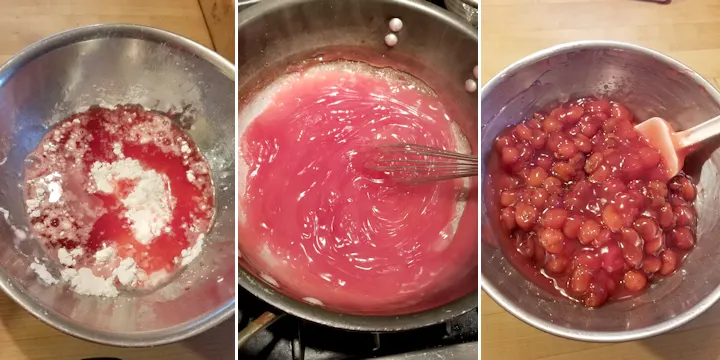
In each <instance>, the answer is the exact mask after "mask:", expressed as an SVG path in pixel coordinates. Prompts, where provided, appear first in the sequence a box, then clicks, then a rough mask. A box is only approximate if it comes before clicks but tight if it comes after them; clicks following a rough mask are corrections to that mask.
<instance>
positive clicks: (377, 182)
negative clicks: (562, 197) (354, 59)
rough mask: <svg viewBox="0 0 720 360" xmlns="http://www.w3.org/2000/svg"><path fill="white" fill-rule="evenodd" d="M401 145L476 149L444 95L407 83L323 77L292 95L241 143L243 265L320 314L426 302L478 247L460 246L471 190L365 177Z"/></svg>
mask: <svg viewBox="0 0 720 360" xmlns="http://www.w3.org/2000/svg"><path fill="white" fill-rule="evenodd" d="M398 142H406V143H417V144H421V145H428V146H435V147H440V148H445V149H450V150H458V148H459V147H461V148H463V147H465V148H466V147H467V144H466V143H465V142H466V140H465V139H464V137H463V136H462V135H459V132H458V131H456V130H453V123H452V121H451V120H450V119H449V117H448V116H447V115H446V111H445V107H444V106H443V104H442V103H441V102H440V101H439V100H438V99H437V97H436V96H435V95H434V94H431V93H429V92H427V91H422V90H420V89H418V88H416V87H414V86H411V85H407V84H403V83H401V82H400V81H399V80H394V79H392V78H389V77H383V76H375V75H371V74H364V73H360V72H358V73H351V72H348V71H344V70H339V69H334V70H333V69H322V70H317V71H314V70H307V71H305V72H303V73H302V74H301V75H299V77H298V78H295V79H294V80H293V81H291V82H288V83H287V84H285V85H283V86H282V87H280V88H279V90H278V91H277V92H276V93H275V94H274V95H273V96H272V99H271V101H270V104H269V105H267V106H266V107H265V109H264V110H263V111H262V112H261V113H260V114H259V115H258V116H256V117H255V118H254V120H253V121H252V122H251V123H250V125H249V126H248V128H247V129H246V130H245V131H244V133H243V134H242V138H241V141H240V146H241V157H242V158H243V159H244V161H245V163H246V164H247V167H248V170H247V175H246V179H245V181H246V186H245V193H244V194H243V195H242V196H241V200H240V206H241V210H240V211H241V216H240V218H241V222H240V224H239V227H240V240H239V247H240V252H241V254H242V256H243V257H244V258H245V259H246V260H247V261H249V262H250V264H251V265H252V266H253V267H254V268H256V269H257V270H258V272H259V273H260V275H261V276H262V277H263V278H264V279H265V280H266V281H268V282H269V283H271V284H273V285H275V284H277V285H278V286H279V287H280V288H281V289H283V290H285V291H286V292H289V293H291V294H292V295H294V296H296V297H299V298H303V299H304V300H305V301H307V302H309V303H313V304H319V303H322V305H325V306H327V307H330V308H334V309H339V310H344V311H349V312H357V313H360V312H361V313H370V312H383V311H391V310H392V309H396V308H398V307H403V306H407V305H408V304H414V303H418V302H420V301H422V300H423V296H425V295H426V294H429V293H431V292H432V289H434V288H436V287H437V285H438V284H439V283H440V282H446V281H448V274H449V273H453V272H455V271H456V270H457V269H455V268H457V267H459V266H464V265H462V264H464V262H463V261H454V260H456V259H465V258H467V257H468V253H469V252H470V253H472V254H475V251H476V247H475V246H476V244H475V239H472V241H471V242H467V243H466V244H465V245H460V242H461V240H458V241H455V239H454V232H455V227H456V226H457V219H458V218H459V216H460V215H461V213H462V211H463V206H464V201H463V199H461V198H462V195H461V194H462V191H463V189H462V188H463V183H462V181H446V182H440V183H433V184H428V185H422V186H414V187H411V186H400V185H393V184H389V183H387V182H385V181H383V180H382V179H379V178H378V177H377V176H376V175H377V174H373V173H371V172H369V171H368V170H367V169H366V168H365V166H364V165H365V161H366V159H367V156H368V155H367V154H368V153H369V149H372V148H373V147H375V146H377V145H382V144H387V143H398ZM241 176H243V175H242V174H241ZM462 241H465V240H462ZM453 243H455V244H453Z"/></svg>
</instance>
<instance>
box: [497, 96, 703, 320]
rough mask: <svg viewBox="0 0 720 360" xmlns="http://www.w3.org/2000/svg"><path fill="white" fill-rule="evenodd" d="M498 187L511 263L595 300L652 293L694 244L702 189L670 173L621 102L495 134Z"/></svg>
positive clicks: (582, 102) (589, 105)
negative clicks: (696, 205) (697, 202)
mask: <svg viewBox="0 0 720 360" xmlns="http://www.w3.org/2000/svg"><path fill="white" fill-rule="evenodd" d="M495 150H496V152H495V154H496V155H495V156H496V157H494V158H493V159H492V160H491V164H494V165H491V166H490V169H491V170H490V172H489V173H490V184H491V185H490V187H491V192H492V194H493V196H494V197H495V199H494V200H495V202H496V203H497V204H498V207H499V209H498V212H499V218H500V223H501V225H502V227H503V230H504V231H505V233H506V236H507V237H506V238H505V239H503V241H502V242H501V246H502V247H503V249H504V252H505V254H506V255H507V256H509V257H510V260H511V262H513V264H514V265H516V267H517V268H519V269H520V270H521V271H522V272H523V273H525V274H526V275H527V276H529V277H530V278H531V279H533V280H534V281H535V282H536V283H538V284H539V285H541V286H542V287H544V288H546V289H551V290H554V291H557V292H559V293H560V294H562V295H563V296H566V297H567V298H569V299H572V300H577V301H580V302H582V303H583V304H584V305H586V306H589V307H596V306H600V305H602V304H604V303H605V302H606V301H608V300H609V299H622V298H625V297H629V296H634V295H637V294H640V293H642V292H644V291H646V290H647V289H648V288H649V286H650V285H651V284H652V282H653V281H656V280H659V279H661V278H662V277H664V276H668V275H671V274H672V273H673V272H675V271H676V270H677V268H678V267H679V266H680V264H681V262H682V259H683V257H684V255H685V254H687V252H688V251H690V250H691V249H692V248H693V247H694V245H695V236H696V235H695V231H696V225H697V218H696V217H697V215H696V211H695V208H694V206H693V202H694V200H695V197H696V189H695V186H694V185H693V184H692V182H691V181H690V179H689V178H688V177H687V176H685V175H684V174H682V173H681V174H680V175H678V176H675V177H674V178H672V179H671V180H670V181H669V182H667V181H666V180H665V179H667V176H666V173H665V169H664V166H663V164H662V162H661V159H660V155H659V153H658V152H657V151H656V150H655V149H653V148H652V147H651V146H650V145H649V143H648V142H647V141H646V140H645V139H644V138H642V137H641V136H640V135H639V133H638V132H637V131H636V130H635V129H634V124H633V116H632V114H631V113H630V111H628V110H627V109H626V108H625V107H624V106H622V105H621V104H619V103H611V102H608V101H606V100H602V99H595V98H584V99H579V100H577V101H574V102H571V103H567V104H563V105H561V106H560V107H558V108H556V109H554V110H552V111H551V112H550V113H549V114H534V115H533V117H532V118H531V119H527V120H525V121H524V122H522V123H520V124H518V125H516V126H513V127H510V128H508V129H507V131H506V132H504V133H502V134H501V135H500V136H498V138H497V139H496V141H495Z"/></svg>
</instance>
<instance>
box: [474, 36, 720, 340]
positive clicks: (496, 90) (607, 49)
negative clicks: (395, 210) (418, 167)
mask: <svg viewBox="0 0 720 360" xmlns="http://www.w3.org/2000/svg"><path fill="white" fill-rule="evenodd" d="M587 95H606V96H609V97H611V98H613V99H617V100H619V101H621V102H623V103H624V104H626V105H627V106H628V108H630V109H631V110H632V111H633V112H634V113H635V115H636V118H637V119H639V120H645V119H648V118H650V117H653V116H660V117H663V118H664V119H667V120H668V121H670V122H671V123H672V124H673V126H674V127H675V129H686V128H688V127H690V126H693V125H695V124H698V123H700V122H703V121H705V120H707V119H710V118H711V117H713V116H716V115H718V113H720V93H718V91H717V90H715V88H713V87H712V85H710V83H708V82H707V81H706V80H705V79H703V78H702V77H701V76H700V75H698V74H697V73H695V72H694V71H692V70H691V69H689V68H688V67H687V66H685V65H683V64H681V63H679V62H677V61H675V60H673V59H671V58H669V57H667V56H665V55H663V54H660V53H658V52H655V51H652V50H648V49H645V48H642V47H639V46H635V45H630V44H624V43H616V42H608V41H585V42H579V43H571V44H565V45H560V46H557V47H553V48H550V49H547V50H543V51H541V52H539V53H536V54H533V55H531V56H529V57H527V58H525V59H522V60H520V61H518V62H517V63H515V64H513V65H511V66H510V67H508V68H507V69H505V70H503V71H502V72H501V73H500V74H498V75H497V76H495V77H494V78H493V79H492V80H490V82H488V83H487V85H486V86H485V87H484V88H483V89H482V95H481V101H482V104H481V106H482V116H481V139H482V140H481V144H482V146H481V153H482V158H483V159H487V157H488V156H489V154H490V153H491V151H492V148H493V140H494V139H495V137H496V136H497V135H498V133H499V132H500V131H501V130H502V129H503V128H505V127H507V126H508V125H511V124H514V123H517V122H520V121H521V120H522V119H523V117H525V116H526V115H529V114H531V113H532V112H534V111H537V110H542V109H548V106H551V105H553V103H554V102H555V103H557V101H558V100H564V99H568V98H573V97H582V96H587ZM718 146H719V143H718V142H715V143H711V144H706V146H704V147H703V148H702V149H700V150H698V151H697V153H696V154H695V155H694V156H692V157H691V158H689V159H688V162H687V163H686V167H685V170H686V171H688V172H689V173H690V174H691V175H692V176H694V177H695V180H697V181H699V184H698V200H697V203H696V206H697V210H698V214H699V224H698V240H697V246H696V247H695V249H694V250H693V251H692V252H691V253H690V255H689V256H688V258H687V259H686V260H685V263H684V264H683V266H682V267H681V269H680V270H679V271H678V272H677V273H676V274H674V275H672V276H671V277H669V278H667V279H665V280H663V281H661V282H659V283H658V284H656V285H655V286H653V287H652V288H651V289H649V291H648V292H647V293H646V294H644V295H642V296H639V297H636V298H634V299H631V300H625V301H618V302H614V303H609V304H607V305H604V306H602V307H600V308H598V309H587V308H584V307H582V306H576V305H573V304H571V303H570V302H569V301H567V300H565V299H558V298H556V297H555V296H553V295H551V294H549V293H547V292H545V291H543V290H541V289H539V288H538V287H536V286H534V285H533V284H532V283H530V282H529V281H528V280H526V279H525V278H524V277H523V276H522V275H521V274H520V273H518V272H517V271H516V270H515V269H514V268H513V267H512V266H511V265H510V264H509V263H508V261H507V260H506V259H505V258H504V257H503V255H502V254H501V252H500V250H499V249H498V247H497V246H496V245H497V242H498V241H499V238H500V237H501V236H502V235H501V233H500V227H499V224H498V218H497V217H494V216H492V214H493V213H494V212H493V211H492V209H493V208H494V207H495V206H496V204H495V203H494V202H493V200H494V199H492V198H490V196H488V190H487V188H485V187H484V188H483V199H484V201H483V205H482V210H481V213H482V215H481V216H482V219H481V222H482V233H481V234H482V245H481V246H482V249H481V273H482V275H481V276H482V277H481V284H482V288H483V289H484V290H485V291H486V292H487V294H488V295H490V297H492V298H493V299H495V301H497V302H498V303H499V304H500V305H501V306H502V307H504V308H505V309H506V310H508V311H509V312H510V313H512V314H513V315H515V316H517V317H518V318H520V319H521V320H523V321H525V322H527V323H528V324H530V325H533V326H535V327H537V328H539V329H542V330H545V331H547V332H549V333H552V334H555V335H560V336H564V337H568V338H573V339H580V340H588V341H606V342H609V341H624V340H634V339H640V338H645V337H649V336H653V335H657V334H660V333H663V332H666V331H669V330H671V329H673V328H676V327H678V326H680V325H682V324H685V323H686V322H688V321H690V320H691V319H693V318H695V317H697V316H698V315H700V314H701V313H702V312H703V311H705V310H707V309H708V308H709V307H710V306H712V305H713V304H714V303H715V302H716V301H717V300H718V299H719V298H720V271H717V265H716V264H717V259H718V257H719V256H720V240H719V239H718V237H717V234H718V232H720V221H718V220H720V217H719V216H718V215H719V214H718V195H719V193H720V189H719V188H718V167H719V166H720V150H717V148H718ZM486 170H487V169H486V168H485V162H483V166H482V167H481V171H482V174H483V179H486Z"/></svg>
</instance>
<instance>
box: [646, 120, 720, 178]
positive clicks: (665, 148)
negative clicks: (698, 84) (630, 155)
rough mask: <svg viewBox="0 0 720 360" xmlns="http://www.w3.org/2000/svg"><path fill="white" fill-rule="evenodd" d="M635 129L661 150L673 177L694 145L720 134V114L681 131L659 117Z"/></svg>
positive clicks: (668, 170) (661, 154) (669, 173)
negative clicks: (677, 130) (676, 130)
mask: <svg viewBox="0 0 720 360" xmlns="http://www.w3.org/2000/svg"><path fill="white" fill-rule="evenodd" d="M635 129H636V130H637V131H638V132H640V134H642V136H643V137H645V138H646V139H647V140H648V141H649V142H650V145H652V146H653V147H654V148H655V149H657V150H658V151H659V152H660V156H661V158H662V160H663V161H664V163H665V167H666V169H667V172H668V176H669V177H673V176H675V175H677V174H678V173H679V172H680V169H682V167H683V164H684V163H685V157H686V156H687V155H688V154H689V153H690V152H692V151H693V150H694V149H695V146H694V145H697V144H699V143H701V142H703V141H705V140H707V139H709V138H711V137H713V136H715V135H718V134H720V115H719V116H716V117H714V118H712V119H710V120H708V121H706V122H704V123H702V124H700V125H697V126H695V127H692V128H690V129H687V130H684V131H680V132H675V130H673V128H672V126H670V124H669V123H668V122H667V121H665V120H663V119H661V118H659V117H654V118H651V119H648V120H645V121H643V122H642V123H640V124H638V125H636V126H635Z"/></svg>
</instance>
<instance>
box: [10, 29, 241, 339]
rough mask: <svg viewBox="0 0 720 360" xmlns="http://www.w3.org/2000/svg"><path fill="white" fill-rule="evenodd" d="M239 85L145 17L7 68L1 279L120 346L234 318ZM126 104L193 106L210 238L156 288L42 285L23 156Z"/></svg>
mask: <svg viewBox="0 0 720 360" xmlns="http://www.w3.org/2000/svg"><path fill="white" fill-rule="evenodd" d="M234 90H235V89H234V69H233V66H232V64H231V63H229V62H228V61H227V60H225V59H223V58H222V57H221V56H219V55H218V54H216V53H214V52H213V51H211V50H209V49H207V48H205V47H203V46H202V45H200V44H197V43H195V42H193V41H190V40H188V39H185V38H183V37H181V36H179V35H176V34H172V33H169V32H166V31H162V30H158V29H153V28H148V27H143V26H137V25H122V24H108V25H93V26H87V27H82V28H77V29H72V30H69V31H66V32H63V33H60V34H57V35H54V36H51V37H49V38H46V39H43V40H41V41H39V42H37V43H35V44H33V45H31V46H29V47H28V48H26V49H24V50H22V51H21V52H20V53H19V54H17V55H16V56H15V57H13V58H12V59H10V60H9V61H8V62H7V63H5V64H4V65H3V66H2V67H0V174H1V175H0V212H2V213H3V215H4V216H3V218H2V219H0V239H2V241H0V288H1V289H2V290H3V291H4V292H5V293H6V294H7V295H8V296H9V297H10V298H12V299H13V300H15V301H16V302H17V303H18V304H20V305H21V306H22V307H23V308H25V309H26V310H27V311H29V312H30V313H32V314H33V315H34V316H36V317H38V318H39V319H41V320H42V321H44V322H46V323H48V324H50V325H52V326H53V327H55V328H57V329H60V330H62V331H64V332H66V333H69V334H71V335H74V336H78V337H80V338H83V339H87V340H92V341H96V342H100V343H105V344H112V345H120V346H151V345H159V344H165V343H168V342H173V341H178V340H182V339H184V338H187V337H189V336H193V335H196V334H198V333H200V332H202V331H204V330H206V329H209V328H211V327H213V326H215V325H217V324H219V323H220V322H222V321H223V320H226V319H228V318H229V317H230V316H232V314H233V311H234V303H235V290H236V287H235V284H234V281H233V279H234V278H235V257H234V256H233V254H234V248H235V246H234V229H235V228H234V215H235V213H234V205H233V198H234V193H235V176H234V172H233V171H232V169H233V168H234V166H235V156H234V154H235V151H234V142H235V139H234V137H233V136H232V134H233V129H234V125H235V124H234V119H235V116H234V113H235V100H234V92H235V91H234ZM118 104H138V105H141V106H144V107H146V108H149V109H155V110H158V111H163V112H165V111H167V112H169V113H182V114H184V115H182V116H178V117H175V118H174V120H176V123H177V124H178V125H179V126H180V127H181V128H182V129H184V130H186V131H187V133H188V134H189V135H190V136H191V137H192V138H193V140H194V141H195V143H196V144H197V146H198V147H199V149H200V151H202V152H203V153H204V155H205V156H206V158H207V159H208V162H209V164H210V167H211V169H212V174H213V182H214V184H215V190H216V193H215V198H216V199H217V201H216V206H217V208H216V213H215V223H214V225H213V228H212V229H211V231H210V232H209V233H208V234H207V237H206V239H208V241H207V242H206V245H205V247H204V250H203V252H202V253H201V255H200V256H199V257H198V258H197V259H196V260H195V261H193V262H192V263H191V264H190V265H189V266H188V267H187V268H186V269H185V270H184V271H182V273H181V274H180V275H179V276H176V277H174V278H173V280H171V281H170V282H169V283H168V284H167V285H165V286H163V287H162V288H160V289H157V290H156V291H153V292H152V293H148V294H122V295H121V296H119V297H117V298H114V299H104V298H99V297H94V296H84V295H78V294H76V293H74V292H73V291H71V290H69V289H68V286H65V285H62V284H56V285H52V286H46V285H43V283H41V282H40V280H38V279H37V276H36V275H35V274H34V273H33V271H32V270H30V268H29V265H30V264H32V263H33V258H34V257H38V258H41V257H42V255H43V254H44V249H43V247H42V246H40V245H39V242H37V241H34V240H32V236H31V234H30V232H29V231H28V226H29V222H28V219H27V216H26V215H25V209H24V201H23V194H22V186H21V185H22V183H23V169H24V167H23V164H24V159H25V157H26V156H27V155H28V153H29V152H31V151H32V150H33V149H34V148H35V147H36V146H37V144H38V143H39V142H40V140H41V138H42V137H43V135H44V134H45V133H46V132H47V131H48V130H49V129H50V128H51V127H52V126H53V125H54V124H55V123H56V122H58V121H60V120H62V119H64V118H66V117H67V116H70V115H72V114H73V113H76V112H79V111H83V110H81V109H86V108H88V107H89V106H93V105H107V106H115V105H118ZM184 109H185V110H184ZM49 268H50V270H51V271H52V272H53V273H54V274H55V276H58V275H57V271H56V269H53V268H52V266H49Z"/></svg>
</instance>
